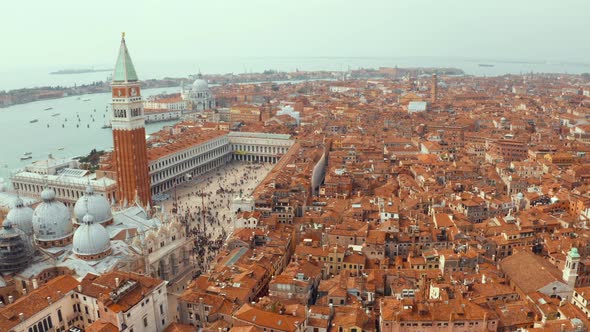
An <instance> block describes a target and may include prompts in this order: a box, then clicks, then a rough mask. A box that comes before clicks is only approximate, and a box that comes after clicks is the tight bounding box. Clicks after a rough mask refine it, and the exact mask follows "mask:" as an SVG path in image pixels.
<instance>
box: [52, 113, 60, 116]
mask: <svg viewBox="0 0 590 332" xmlns="http://www.w3.org/2000/svg"><path fill="white" fill-rule="evenodd" d="M58 115H59V113H55V114H52V115H51V116H58Z"/></svg>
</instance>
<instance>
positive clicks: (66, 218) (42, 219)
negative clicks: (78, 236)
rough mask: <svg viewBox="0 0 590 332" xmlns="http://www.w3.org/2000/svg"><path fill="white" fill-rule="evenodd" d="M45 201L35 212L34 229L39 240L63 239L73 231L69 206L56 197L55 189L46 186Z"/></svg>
mask: <svg viewBox="0 0 590 332" xmlns="http://www.w3.org/2000/svg"><path fill="white" fill-rule="evenodd" d="M41 198H42V199H43V202H42V203H41V204H39V205H38V206H37V208H35V211H34V212H33V231H34V233H35V238H36V239H37V240H39V241H54V240H61V239H64V238H66V237H68V236H70V235H71V234H72V232H73V227H72V222H71V220H70V212H69V211H68V208H67V207H66V206H65V205H64V204H63V203H62V202H59V201H57V200H56V199H55V191H53V189H51V188H46V189H45V190H43V192H41Z"/></svg>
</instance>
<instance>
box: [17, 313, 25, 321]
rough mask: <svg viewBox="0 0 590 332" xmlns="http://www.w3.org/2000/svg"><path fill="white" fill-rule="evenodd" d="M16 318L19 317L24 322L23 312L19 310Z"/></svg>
mask: <svg viewBox="0 0 590 332" xmlns="http://www.w3.org/2000/svg"><path fill="white" fill-rule="evenodd" d="M18 319H19V320H20V321H21V322H24V321H25V314H23V313H22V312H21V313H19V314H18Z"/></svg>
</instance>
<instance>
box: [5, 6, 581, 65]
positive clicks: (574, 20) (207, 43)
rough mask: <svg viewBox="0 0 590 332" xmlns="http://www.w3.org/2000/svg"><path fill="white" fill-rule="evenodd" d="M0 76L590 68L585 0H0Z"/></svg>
mask: <svg viewBox="0 0 590 332" xmlns="http://www.w3.org/2000/svg"><path fill="white" fill-rule="evenodd" d="M0 8H1V12H2V14H3V15H2V18H1V19H0V28H1V31H2V46H3V47H2V48H1V53H0V54H1V55H0V59H2V61H0V71H1V70H13V69H15V68H21V67H36V66H39V67H41V66H55V67H64V66H66V67H67V66H71V65H80V64H81V65H95V64H105V63H109V64H110V63H112V62H114V59H115V57H116V53H117V48H118V43H119V38H120V32H121V31H125V32H126V33H127V42H128V45H129V47H130V50H131V54H132V56H133V58H134V60H135V61H136V62H137V61H183V60H188V59H195V58H211V57H217V56H236V57H242V56H255V57H258V56H285V57H292V56H296V57H298V56H344V57H348V56H383V57H385V56H462V57H488V58H503V59H530V60H556V61H560V60H565V61H581V62H590V40H589V39H588V36H589V32H590V21H589V20H588V17H589V16H588V15H590V1H588V0H562V1H558V0H489V1H483V0H454V1H453V0H379V1H378V0H354V1H352V0H350V1H348V0H339V1H337V0H293V1H292V0H208V1H204V0H183V1H180V0H168V1H155V0H145V1H127V0H98V1H79V0H55V1H45V0H37V1H32V0H18V1H16V0H2V2H1V4H0Z"/></svg>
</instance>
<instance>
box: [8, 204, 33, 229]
mask: <svg viewBox="0 0 590 332" xmlns="http://www.w3.org/2000/svg"><path fill="white" fill-rule="evenodd" d="M6 220H9V221H10V222H11V223H12V225H13V226H14V227H16V228H18V229H20V230H21V231H23V232H25V234H27V235H28V236H31V235H33V209H31V208H30V207H28V206H25V204H24V203H23V200H22V199H21V198H20V197H17V198H16V200H15V202H14V207H13V208H12V209H10V211H9V212H8V214H7V215H6Z"/></svg>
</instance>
